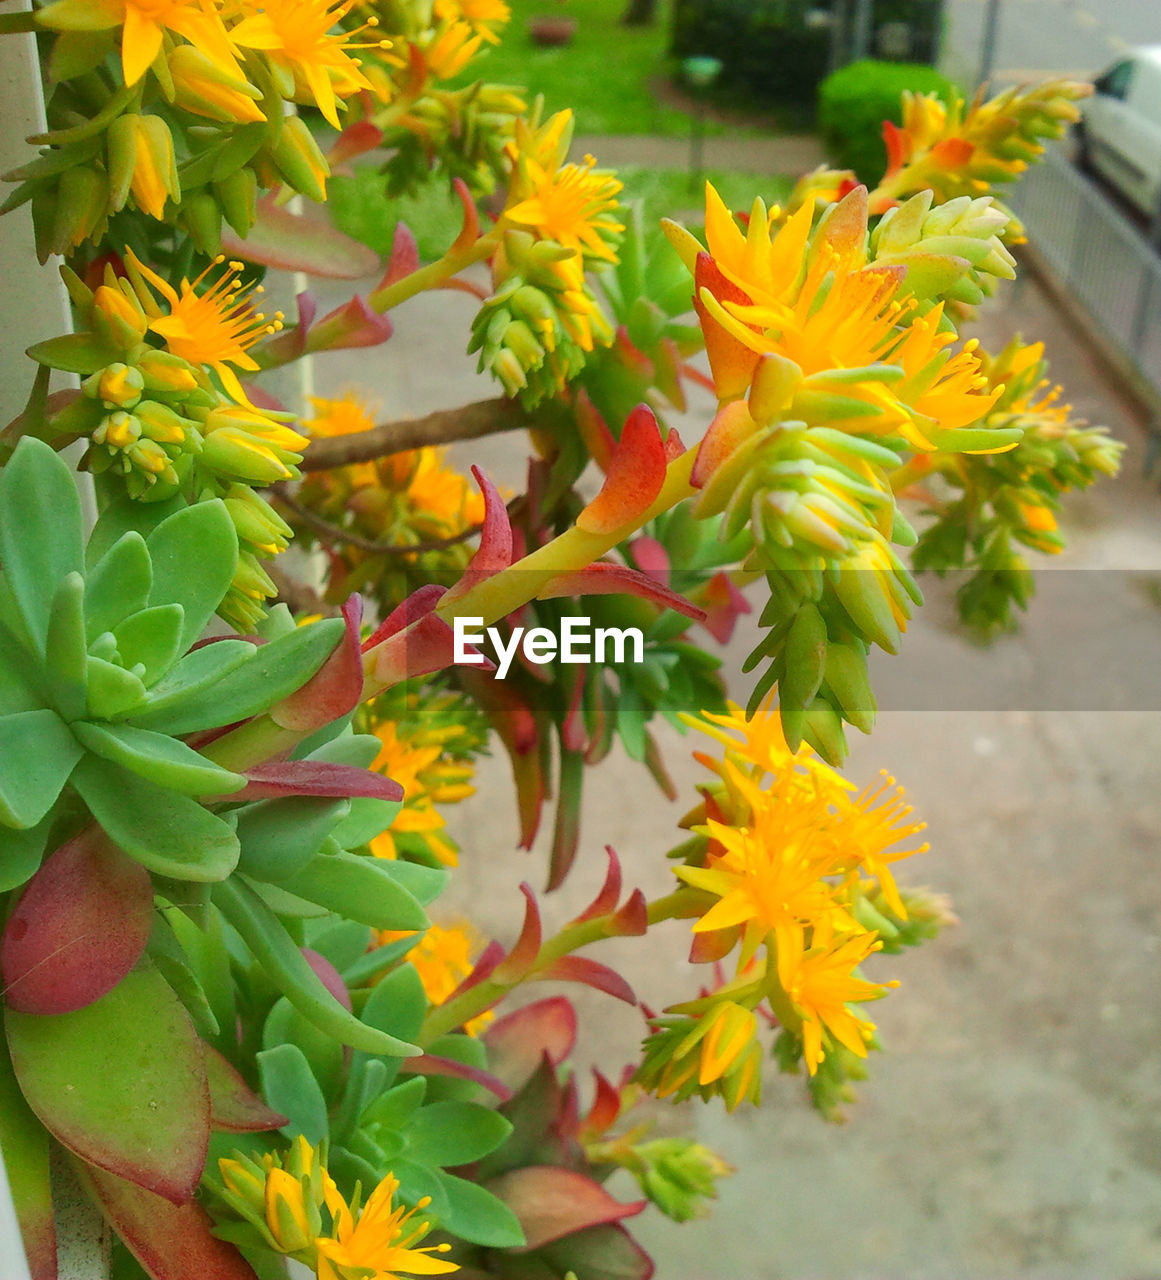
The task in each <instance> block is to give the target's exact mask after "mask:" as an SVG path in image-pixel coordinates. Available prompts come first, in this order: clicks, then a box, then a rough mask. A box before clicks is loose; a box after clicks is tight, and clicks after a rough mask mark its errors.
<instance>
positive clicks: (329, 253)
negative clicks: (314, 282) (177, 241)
mask: <svg viewBox="0 0 1161 1280" xmlns="http://www.w3.org/2000/svg"><path fill="white" fill-rule="evenodd" d="M222 249H223V251H224V252H226V253H228V254H233V255H234V256H236V257H239V258H242V259H243V260H244V261H246V262H257V263H259V264H261V265H262V266H265V267H277V268H279V269H280V270H282V271H303V272H305V273H306V274H307V275H308V276H325V277H327V278H328V279H331V280H358V279H359V278H360V277H361V276H367V275H370V274H371V273H372V272H373V271H375V270H376V268H377V267H378V266H379V257H378V255H377V254H376V253H375V252H374V251H373V250H372V249H368V248H367V246H366V245H364V244H360V243H359V242H358V241H357V240H352V239H351V237H350V236H348V235H344V234H343V233H342V232H341V231H339V230H337V229H336V228H335V227H333V226H331V224H330V223H329V222H325V221H324V222H319V221H318V220H317V219H315V218H304V217H301V216H299V215H298V214H295V213H292V212H291V211H290V210H289V209H286V208H282V207H280V206H278V205H276V204H274V203H273V202H272V201H271V200H268V199H266V200H260V201H259V202H258V216H257V218H256V219H255V221H254V225H253V226H252V227H251V228H250V231H249V233H248V234H247V236H246V239H245V240H243V239H241V238H240V237H239V236H237V235H236V234H235V233H234V232H233V231H232V230H230V229H229V228H227V227H223V228H222Z"/></svg>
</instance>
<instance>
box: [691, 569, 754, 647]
mask: <svg viewBox="0 0 1161 1280" xmlns="http://www.w3.org/2000/svg"><path fill="white" fill-rule="evenodd" d="M701 602H702V604H703V605H705V606H706V616H705V622H704V623H703V624H702V625H703V626H704V627H705V629H706V630H707V631H708V632H709V633H710V635H711V636H713V638H714V639H715V640H716V641H717V642H718V643H719V644H728V643H729V640H730V637H731V636H732V635H733V634H734V627H735V626H736V625H737V622H738V618H739V617H740V616H741V615H742V614H743V613H750V612H752V610H751V607H750V602H749V600H747V599H746V597H745V596H744V595H743V594H742V592H741V591H740V590H739V589H738V588H737V587H736V586H734V583H733V581H732V580H731V578H730V575H729V574H728V573H726V572H725V571H724V570H719V572H717V573H715V574H714V576H713V577H712V578H711V579H710V580H709V581H708V582H707V583H706V584H705V586H704V587H703V588H702V591H701Z"/></svg>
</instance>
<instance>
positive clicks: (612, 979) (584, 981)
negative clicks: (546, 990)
mask: <svg viewBox="0 0 1161 1280" xmlns="http://www.w3.org/2000/svg"><path fill="white" fill-rule="evenodd" d="M536 981H537V982H579V983H580V984H581V985H582V986H585V987H592V988H594V990H596V991H603V992H604V993H605V995H608V996H612V997H613V998H614V999H616V1000H624V1002H625V1003H626V1004H631V1005H636V1003H637V997H636V996H635V995H634V994H633V988H632V987H631V986H629V984H628V983H627V982H626V981H625V979H624V978H622V977H621V975H620V974H619V973H617V972H616V970H614V969H610V968H609V966H608V965H607V964H601V963H600V962H599V961H597V960H590V959H589V958H588V957H587V956H561V957H560V959H559V960H554V961H553V962H552V964H550V965H549V966H548V968H546V969H539V970H537V973H536Z"/></svg>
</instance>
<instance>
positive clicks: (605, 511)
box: [576, 404, 667, 533]
mask: <svg viewBox="0 0 1161 1280" xmlns="http://www.w3.org/2000/svg"><path fill="white" fill-rule="evenodd" d="M666 462H667V459H666V456H665V442H664V440H663V439H662V438H661V428H660V427H659V426H658V425H657V419H656V418H655V417H654V416H653V410H652V409H650V408H649V406H648V405H644V404H639V405H638V406H637V407H636V408H635V409H634V410H633V411H632V413H630V414H629V416H628V418H626V420H625V426H624V429H623V430H622V432H621V438H620V440H619V441H618V442H617V448H616V451H615V452H614V453H613V456H612V458H610V459H609V469H608V474H607V475H606V476H605V483H604V484H603V485H602V486H601V491H600V493H598V494H597V496H596V497H595V498H594V499H593V500H592V502H590V503H589V505H588V506H587V507H585V509H584V510H583V511H582V512H581V513H580V515H579V516H577V519H576V524H577V527H578V528H580V529H583V530H585V532H586V533H612V532H614V531H615V530H617V529H620V528H622V527H623V526H626V525H630V524H632V523H633V522H634V521H635V520H637V519H639V517H640V516H642V515H643V514H644V513H645V512H646V511H647V510H648V509H649V507H651V506H652V505H653V503H654V501H655V500H656V498H657V495H658V494H659V493H660V492H661V486H662V485H663V484H664V483H665V467H666Z"/></svg>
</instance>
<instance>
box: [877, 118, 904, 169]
mask: <svg viewBox="0 0 1161 1280" xmlns="http://www.w3.org/2000/svg"><path fill="white" fill-rule="evenodd" d="M908 141H909V135H908V134H906V133H904V132H903V130H902V129H900V128H899V126H898V125H897V124H895V122H894V121H892V120H884V121H883V142H884V144H885V145H886V148H887V172H886V174H885V175H884V176H885V177H890V176H891V175H892V174H893V173H896V172H898V170H900V169H901V168H902V167H903V165H904V164H906V162H907V150H908V148H907V143H908Z"/></svg>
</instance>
